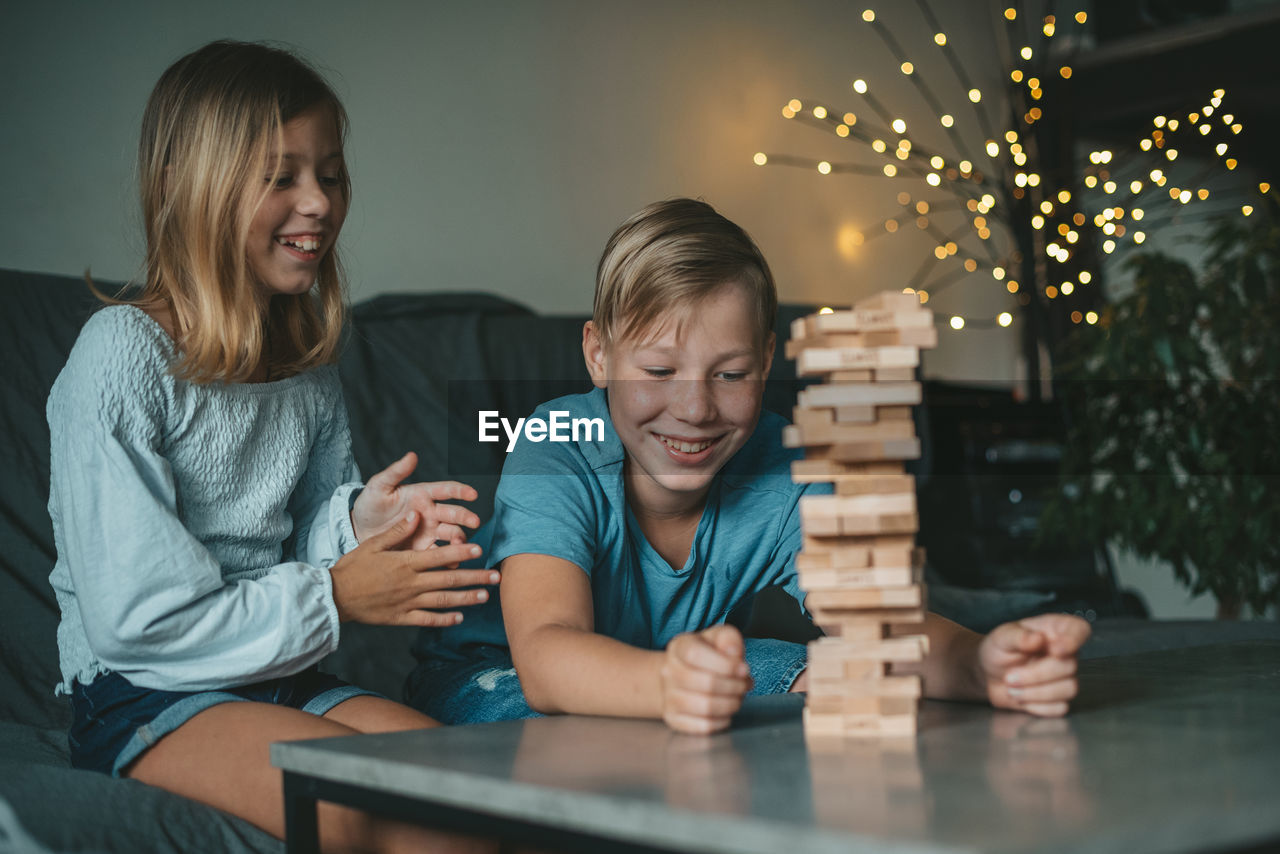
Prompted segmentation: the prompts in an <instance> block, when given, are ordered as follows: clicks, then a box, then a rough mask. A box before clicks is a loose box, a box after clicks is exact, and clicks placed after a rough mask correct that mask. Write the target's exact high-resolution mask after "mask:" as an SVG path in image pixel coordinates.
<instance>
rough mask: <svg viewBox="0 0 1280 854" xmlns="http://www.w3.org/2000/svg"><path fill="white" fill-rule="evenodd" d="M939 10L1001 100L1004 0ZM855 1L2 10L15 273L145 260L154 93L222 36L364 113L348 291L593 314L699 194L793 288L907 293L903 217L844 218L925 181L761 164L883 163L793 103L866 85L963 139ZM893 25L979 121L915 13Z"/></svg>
mask: <svg viewBox="0 0 1280 854" xmlns="http://www.w3.org/2000/svg"><path fill="white" fill-rule="evenodd" d="M886 5H887V4H886ZM935 5H936V6H937V7H938V14H939V15H940V17H941V19H942V22H943V25H944V28H946V29H947V31H948V33H949V35H950V37H951V41H952V44H953V45H955V46H956V47H957V50H960V51H961V52H962V54H964V55H967V56H972V57H976V58H975V59H974V60H973V61H972V62H971V63H970V64H971V65H972V66H973V67H974V68H975V71H974V74H975V76H977V77H978V78H979V85H983V86H984V87H986V88H987V89H988V92H989V93H991V94H994V89H993V88H992V87H993V85H994V81H995V80H997V79H998V78H999V76H1000V69H999V68H998V67H997V65H996V64H995V63H994V62H993V61H992V57H991V53H990V50H991V38H992V35H991V34H992V32H993V28H992V25H991V22H990V19H989V16H988V14H987V12H988V7H987V4H986V2H985V0H966V2H953V3H947V4H942V3H937V4H935ZM861 10H862V7H861V6H854V5H850V4H848V3H843V2H834V0H832V2H822V0H802V2H795V3H776V2H765V0H745V2H723V3H720V2H693V3H690V2H661V1H660V2H646V3H631V2H577V1H576V0H538V2H505V3H503V2H493V0H489V2H483V0H482V2H451V3H411V2H392V3H368V4H355V3H349V2H341V3H336V2H326V0H319V2H310V3H306V4H302V3H293V2H276V3H269V4H264V3H260V2H245V0H231V2H220V3H216V4H214V3H207V4H198V5H197V4H185V3H162V2H124V3H112V4H100V3H87V2H86V3H35V2H28V3H24V4H20V5H19V6H18V7H17V8H16V9H12V10H10V11H7V13H6V19H7V20H6V29H7V31H8V38H7V39H6V42H7V44H6V50H5V51H4V52H3V55H0V80H4V81H5V83H4V84H3V86H4V88H3V102H2V103H3V115H4V116H5V119H6V121H5V123H4V124H5V127H4V128H3V130H0V134H3V148H4V152H5V155H6V156H5V157H4V158H3V160H2V161H0V169H2V170H3V177H4V186H5V188H6V202H5V204H4V206H3V211H2V212H0V264H3V265H5V266H9V267H17V268H21V269H28V270H42V271H51V272H62V273H80V272H82V271H83V270H84V269H85V268H86V267H92V269H93V271H94V272H95V274H97V275H99V276H103V277H106V278H124V277H128V276H130V275H132V274H133V273H134V272H135V271H136V269H137V266H138V263H139V259H140V258H141V240H140V237H139V234H140V231H139V228H138V224H137V213H136V207H137V205H136V202H135V200H134V190H133V183H132V182H133V173H132V157H133V151H134V148H135V146H136V135H137V127H138V123H139V119H140V117H141V113H142V108H143V105H144V102H145V100H146V96H147V93H148V92H149V90H150V87H151V85H152V84H153V83H154V81H155V79H156V77H157V76H158V75H159V74H160V72H161V71H162V70H163V69H164V68H165V67H166V66H167V65H168V64H169V63H170V62H171V61H173V60H174V59H176V58H177V57H178V56H180V55H181V54H182V53H184V52H186V51H188V50H191V49H193V48H195V47H197V46H199V45H200V44H202V43H204V42H205V41H208V40H210V39H213V38H217V37H232V38H243V39H278V40H282V41H285V42H288V43H290V44H293V45H296V46H298V47H299V48H301V49H302V51H303V52H304V53H305V54H306V55H308V56H310V57H312V58H314V59H315V60H316V61H317V62H319V63H320V64H321V65H322V66H324V67H325V68H326V70H327V71H328V73H329V75H330V77H331V78H332V79H333V80H334V81H335V83H336V86H337V89H338V90H339V92H340V94H341V95H342V97H343V98H344V100H345V102H346V104H347V107H348V109H349V111H350V113H351V118H352V135H351V141H350V149H349V152H348V154H349V159H350V162H351V167H352V172H353V177H354V185H355V192H356V196H355V202H354V207H353V210H352V212H351V215H350V218H349V220H348V223H347V226H346V229H345V233H344V248H345V253H346V258H347V260H348V262H349V269H350V273H351V282H352V295H353V297H354V298H357V299H359V298H363V297H367V296H371V295H373V294H376V293H380V292H384V291H397V290H415V291H416V290H456V289H471V288H479V289H485V290H490V291H495V292H497V293H501V294H504V295H507V296H510V297H513V298H516V299H519V300H522V301H524V302H526V303H528V304H530V305H532V306H534V307H536V308H537V309H539V310H542V311H547V312H582V311H585V310H587V309H588V308H589V306H590V293H591V286H592V276H593V273H594V267H595V262H596V259H597V257H598V255H599V251H600V249H601V247H602V246H603V244H604V241H605V239H606V237H607V236H608V234H609V233H610V231H612V229H613V227H614V226H615V225H616V224H617V223H618V222H619V221H621V220H622V219H623V218H625V217H626V216H627V215H628V214H630V213H631V212H632V211H633V210H635V209H636V208H638V207H640V206H641V205H643V204H645V203H646V202H649V201H652V200H655V199H658V198H662V197H666V196H672V195H690V196H702V197H704V198H706V199H707V200H708V201H710V202H712V203H713V204H715V205H716V206H717V207H719V208H720V209H721V210H723V211H724V212H725V213H726V214H727V215H729V216H730V217H731V218H733V219H735V220H737V221H739V222H740V223H741V224H742V225H743V226H744V227H746V228H747V229H748V230H749V231H750V232H751V233H752V234H753V235H754V236H755V237H756V238H757V240H758V241H759V242H760V243H761V245H762V247H763V248H764V250H765V253H766V255H767V256H768V257H769V258H770V261H771V263H772V264H773V266H774V268H775V273H776V274H777V276H778V280H779V282H780V287H781V290H782V295H783V298H784V299H788V300H797V301H798V300H806V301H808V300H811V301H818V302H829V303H833V304H847V303H850V302H852V301H853V300H854V299H855V298H857V297H859V296H862V295H864V294H867V293H870V292H874V291H877V290H880V289H882V288H886V287H901V286H902V285H903V284H904V283H905V282H906V281H907V279H908V277H909V273H910V271H913V270H914V269H915V268H916V266H917V265H918V263H919V262H920V259H922V258H928V257H931V256H930V255H929V253H930V252H931V251H932V248H933V245H934V242H933V241H932V240H930V239H929V238H927V237H926V236H925V235H924V233H923V232H919V231H918V230H917V229H915V228H909V229H904V230H903V232H901V233H899V234H895V235H883V236H882V237H879V238H876V239H874V240H868V241H867V242H866V243H865V244H864V245H862V246H860V247H854V246H852V245H850V244H849V243H848V241H847V240H846V242H845V243H844V244H843V251H842V245H841V243H840V241H839V235H840V233H841V229H842V228H844V229H845V233H846V234H847V233H848V229H849V228H854V229H858V230H866V231H867V232H868V234H882V231H881V226H880V223H881V222H882V221H883V219H884V218H885V217H886V216H892V215H894V214H896V213H898V212H900V211H901V207H900V206H899V205H898V204H897V202H896V201H895V196H896V194H897V193H898V192H899V191H901V190H902V189H904V188H905V189H910V190H911V191H912V192H913V194H916V195H919V194H918V193H917V192H916V190H917V188H919V189H921V190H927V189H928V188H927V187H925V186H924V184H923V182H921V181H920V180H919V179H918V178H917V179H915V180H914V183H913V184H912V183H908V182H907V181H906V180H905V179H898V180H890V179H887V178H884V177H869V178H867V177H852V176H848V175H830V176H822V175H819V174H818V173H817V172H816V171H813V170H809V169H805V170H798V169H790V168H775V167H767V168H760V167H757V166H755V165H754V164H753V163H752V156H753V155H754V154H755V153H756V152H757V151H767V152H779V153H794V154H800V155H812V156H816V157H825V158H829V159H831V160H833V161H838V160H840V159H848V160H854V161H859V162H865V163H872V164H876V165H877V166H878V165H880V164H882V163H883V162H884V160H883V159H882V158H880V157H879V156H877V155H874V154H872V152H870V151H869V150H867V149H866V147H865V146H861V145H857V146H855V145H852V144H850V143H849V142H848V141H844V142H842V141H840V140H838V139H837V138H836V137H835V136H834V135H833V134H831V133H829V132H828V133H826V134H821V133H819V132H818V131H817V130H814V129H811V128H807V127H802V126H799V124H798V122H794V121H788V120H786V119H784V118H783V117H782V115H781V112H780V110H781V108H782V106H783V105H784V104H785V103H787V101H788V100H789V99H790V98H793V97H799V98H801V99H810V100H811V99H814V98H821V99H824V100H825V101H826V102H827V103H830V104H831V105H832V106H833V107H836V108H838V109H839V110H841V111H843V110H848V109H853V110H856V111H858V112H859V113H861V114H863V115H864V121H865V120H868V119H872V118H874V116H873V115H872V114H871V113H870V112H869V111H866V110H865V104H864V103H863V102H862V101H861V99H860V98H859V97H858V96H856V95H854V93H853V92H852V91H851V89H850V81H851V80H852V79H853V78H854V77H864V78H866V79H867V80H868V82H869V83H871V85H872V87H873V93H878V95H879V97H880V98H881V99H882V100H883V101H884V102H885V103H887V104H890V105H900V107H901V109H900V114H901V115H902V116H903V117H904V118H905V119H906V120H907V121H908V123H909V125H910V128H911V129H912V131H911V132H912V135H913V136H914V137H915V141H916V143H917V144H920V143H922V142H927V141H929V140H930V137H931V136H932V137H936V139H934V140H933V141H934V142H936V143H942V142H944V141H945V140H944V139H943V138H942V137H941V129H940V128H939V130H938V132H937V133H933V132H932V128H938V125H937V122H936V117H934V116H932V115H929V114H927V113H926V111H925V105H924V102H923V101H921V100H920V97H919V96H918V95H917V94H916V93H915V92H914V91H913V90H912V89H911V88H910V85H909V82H908V81H907V80H906V79H905V78H903V76H902V75H901V73H899V72H898V71H897V68H896V66H897V63H896V62H894V61H893V60H892V57H891V55H890V54H889V52H888V50H887V49H886V48H885V47H884V46H883V45H882V44H881V43H880V41H879V40H878V39H877V38H876V37H875V35H874V33H873V32H872V29H871V27H869V26H868V25H867V24H865V23H864V22H863V21H862V20H861V18H860V13H861ZM881 17H882V20H885V21H888V23H889V25H890V26H891V27H892V28H893V29H894V31H895V33H897V35H898V37H899V40H900V41H902V42H903V43H904V45H906V46H907V49H908V50H909V51H911V52H912V54H913V55H917V64H918V65H919V67H920V71H919V72H917V73H919V74H921V75H923V76H925V77H927V78H928V79H931V80H932V82H933V85H934V86H935V87H936V88H937V90H938V92H939V95H940V97H943V98H944V99H945V101H946V103H947V104H949V105H950V106H949V107H948V108H949V109H952V110H954V111H955V113H956V115H957V116H959V117H960V118H961V120H962V121H968V119H967V118H966V116H967V115H968V113H967V112H966V110H965V108H967V107H968V106H969V105H968V102H967V101H966V100H965V99H964V95H963V92H962V91H961V90H960V88H959V86H958V84H957V83H955V81H954V79H953V77H952V76H951V75H950V73H949V72H948V71H947V70H946V69H945V66H944V65H942V64H941V52H940V51H939V50H938V48H937V47H936V46H935V45H934V44H933V43H932V39H931V36H932V33H931V32H929V31H927V29H926V28H925V26H924V24H923V21H922V19H921V18H920V15H919V12H918V11H917V9H916V8H915V6H914V4H905V3H903V4H893V8H892V9H886V10H885V11H884V12H883V13H882V16H881ZM989 97H990V95H989ZM922 129H923V130H922ZM974 133H976V130H975V131H974ZM980 146H981V138H978V139H977V141H976V142H975V148H980ZM946 153H947V154H948V156H949V157H950V156H951V154H950V152H946ZM977 154H980V151H976V152H966V155H967V156H970V157H975V156H976V155H977ZM873 229H874V230H873ZM933 305H934V306H935V308H936V309H937V310H938V311H939V312H940V313H945V314H950V313H962V314H973V315H975V316H980V317H982V318H986V319H988V320H989V319H990V318H993V317H994V316H995V314H997V313H998V312H999V311H1002V310H1005V309H1006V308H1012V306H1011V300H1010V299H1009V297H1008V295H1007V294H1005V293H1004V290H1003V288H1002V287H1001V286H1000V285H999V284H998V283H995V282H993V281H992V280H991V279H990V277H989V276H981V275H979V276H975V277H973V280H972V281H965V282H962V283H960V284H958V285H955V286H953V287H952V288H950V289H949V290H948V291H947V292H946V293H945V294H940V295H939V296H938V297H937V298H936V301H935V302H934V303H933ZM944 331H945V334H944V336H943V337H944V341H943V344H942V347H940V349H939V350H938V351H937V352H936V353H934V354H931V355H930V356H928V357H927V358H928V360H929V361H928V362H927V368H928V369H929V372H930V374H931V375H933V376H945V377H951V378H963V379H969V380H976V381H992V382H1008V381H1009V380H1011V379H1012V378H1013V376H1014V366H1013V359H1014V354H1015V352H1016V341H1017V338H1016V334H1017V333H1016V327H1015V328H1014V329H1008V330H1001V329H991V330H980V329H970V330H968V331H966V332H965V333H953V332H951V330H950V329H949V328H946V329H945V330H944Z"/></svg>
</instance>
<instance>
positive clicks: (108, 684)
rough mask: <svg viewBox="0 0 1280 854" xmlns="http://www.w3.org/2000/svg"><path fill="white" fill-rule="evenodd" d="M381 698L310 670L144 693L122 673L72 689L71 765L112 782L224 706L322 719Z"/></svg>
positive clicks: (104, 675) (312, 668) (75, 686)
mask: <svg viewBox="0 0 1280 854" xmlns="http://www.w3.org/2000/svg"><path fill="white" fill-rule="evenodd" d="M362 695H365V696H371V697H381V696H382V695H381V694H377V693H375V692H373V691H366V690H364V689H363V688H357V687H356V686H354V685H349V684H347V683H346V682H343V681H342V680H341V679H339V678H338V677H336V676H330V675H329V674H328V673H321V672H320V671H319V670H317V669H316V668H315V667H309V668H307V669H306V670H303V671H302V672H300V673H295V674H293V675H292V676H286V677H283V678H281V679H268V680H266V681H263V682H255V683H253V684H251V685H241V686H237V687H233V688H223V689H219V690H216V691H161V690H157V689H153V688H139V687H138V686H136V685H134V684H133V683H132V682H130V681H129V680H128V679H125V678H124V677H123V676H121V675H120V674H119V673H112V672H110V671H108V672H106V673H102V674H99V675H98V676H97V677H95V678H94V680H93V681H92V682H90V683H89V684H88V685H81V684H80V682H79V681H77V682H75V683H74V684H73V685H72V689H71V711H72V720H71V730H70V732H69V733H68V734H67V741H68V743H69V744H70V747H71V765H72V767H75V768H85V769H88V770H91V771H101V772H102V773H104V774H110V775H111V776H113V777H119V776H121V772H122V771H124V769H125V768H127V767H128V766H129V763H131V762H133V761H134V760H135V759H137V758H138V757H139V756H141V755H142V754H143V753H144V752H146V750H147V749H148V748H149V747H151V746H152V745H154V744H155V743H156V742H157V741H159V740H160V739H161V738H163V737H164V736H166V735H168V734H169V733H171V732H173V731H174V730H175V729H177V728H178V727H180V726H182V725H183V724H184V723H186V722H187V721H189V720H191V718H193V717H195V716H196V715H197V714H199V713H200V712H203V711H204V710H205V709H207V708H209V707H211V706H216V705H218V704H219V703H236V702H251V703H272V704H274V705H277V706H289V707H290V708H294V709H301V710H302V711H304V712H310V713H311V714H313V715H323V714H325V713H326V712H328V711H329V710H330V709H332V708H333V707H334V706H336V705H338V704H339V703H341V702H343V701H345V700H349V699H351V698H352V697H359V696H362Z"/></svg>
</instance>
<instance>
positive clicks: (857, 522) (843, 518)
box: [800, 493, 920, 537]
mask: <svg viewBox="0 0 1280 854" xmlns="http://www.w3.org/2000/svg"><path fill="white" fill-rule="evenodd" d="M884 498H893V499H896V500H895V501H894V502H893V503H892V504H891V505H890V504H886V505H885V506H882V507H878V508H877V507H876V506H875V505H872V506H870V507H868V508H867V509H866V510H862V511H857V510H855V509H852V508H842V507H841V505H840V504H837V503H834V502H844V501H851V502H853V501H866V500H867V499H884ZM908 500H909V501H910V504H911V506H914V505H915V494H914V493H909V494H908V495H906V496H880V495H854V496H843V495H804V496H801V498H800V526H801V528H802V529H803V531H804V533H805V535H806V536H810V537H835V536H864V535H866V536H869V535H879V534H910V533H914V532H915V531H917V530H919V528H920V519H919V517H918V516H917V515H916V513H915V511H914V510H902V509H897V508H898V507H899V506H901V505H902V504H904V503H905V502H906V501H908Z"/></svg>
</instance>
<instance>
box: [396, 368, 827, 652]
mask: <svg viewBox="0 0 1280 854" xmlns="http://www.w3.org/2000/svg"><path fill="white" fill-rule="evenodd" d="M553 410H555V411H567V412H568V413H569V416H568V417H569V418H572V419H579V418H585V419H594V418H599V419H601V420H602V421H603V423H604V436H603V440H602V441H593V440H597V439H599V438H600V437H599V434H598V432H597V433H596V434H589V433H587V431H582V432H581V433H580V434H579V437H578V439H577V440H576V441H566V442H552V441H548V440H544V441H542V442H539V443H534V442H530V441H529V440H528V439H527V438H525V437H523V436H522V437H521V439H520V440H519V441H518V442H517V443H516V446H515V448H514V449H513V450H512V451H511V453H510V454H509V455H508V456H507V460H506V464H505V465H504V466H503V470H502V480H501V481H500V483H499V484H498V491H497V496H496V498H495V502H494V515H493V518H492V520H490V523H489V524H487V525H486V526H485V529H487V530H485V529H482V530H481V532H479V533H478V534H477V537H476V541H477V542H480V543H481V544H482V545H483V546H485V557H484V559H483V564H484V565H487V566H496V565H497V564H498V563H499V562H500V561H502V560H503V559H505V558H507V557H510V556H511V555H517V554H525V553H533V554H544V555H551V556H553V557H558V558H563V559H564V560H567V561H569V562H570V563H573V564H575V565H577V566H579V567H581V568H582V570H583V571H584V572H586V573H587V575H588V576H590V578H591V592H592V602H593V604H594V608H595V615H594V616H595V630H596V631H597V632H599V633H600V634H603V635H607V636H609V637H612V638H615V639H617V640H620V641H623V642H625V643H629V644H631V645H633V646H637V647H641V648H644V649H662V648H664V647H665V646H666V645H667V643H668V642H669V641H670V640H671V639H672V638H673V637H675V636H676V635H678V634H680V633H682V632H689V631H698V630H701V629H704V628H707V627H709V626H713V625H717V624H719V623H723V622H724V621H725V618H726V617H728V616H729V614H730V612H732V611H733V610H734V608H736V607H737V606H738V605H740V604H742V603H743V602H744V601H746V600H747V599H749V598H750V597H751V596H753V595H754V594H756V593H758V592H760V591H761V590H763V589H765V588H767V587H771V586H775V585H782V586H783V587H784V588H785V589H786V590H787V592H789V593H790V594H791V595H792V596H794V597H795V598H796V599H797V601H800V600H802V598H803V596H802V594H801V592H800V589H799V586H798V583H797V577H796V572H795V554H796V552H798V551H799V550H800V545H801V534H800V511H799V498H800V496H801V494H804V493H807V492H827V491H829V490H830V486H829V485H828V484H797V483H794V482H793V481H792V480H791V471H790V466H791V461H792V460H794V459H798V458H799V456H800V454H799V452H798V451H796V450H792V449H788V448H784V447H783V446H782V428H783V426H784V425H785V424H786V422H785V420H784V419H783V418H781V417H780V416H778V415H776V414H774V413H772V412H764V413H762V415H761V417H760V421H759V423H758V424H757V425H756V429H755V431H754V433H752V435H751V437H750V439H748V440H747V443H746V444H745V445H743V447H742V448H740V449H739V450H738V452H737V453H736V454H734V456H733V457H732V458H731V459H730V460H729V462H728V463H726V464H725V466H724V468H723V469H721V471H720V473H719V474H718V475H717V477H716V478H715V479H714V480H713V481H712V485H711V488H710V491H709V492H708V494H707V503H706V507H705V509H704V510H703V514H702V519H701V521H700V523H699V524H698V529H697V533H696V534H695V535H694V539H693V547H692V549H691V550H690V553H689V558H688V561H687V562H686V564H685V566H684V567H682V568H681V569H679V570H676V569H673V568H672V567H671V566H670V565H669V564H668V563H667V562H666V561H665V560H664V559H663V558H662V557H661V556H659V555H658V553H657V551H656V550H655V549H654V548H653V546H651V545H650V544H649V542H648V540H647V539H646V538H645V536H644V534H643V533H642V532H641V530H640V526H639V524H638V523H637V521H636V519H635V517H634V516H633V515H632V513H631V512H630V510H629V509H628V507H627V503H626V496H625V490H624V484H623V462H624V460H625V456H626V452H625V450H624V449H623V446H622V442H621V440H619V438H618V435H617V433H616V432H615V431H614V429H613V424H612V422H611V420H610V418H609V407H608V401H607V399H606V397H605V393H604V391H602V390H600V389H595V390H593V391H591V392H589V393H587V394H576V395H568V396H565V397H561V398H558V399H556V400H553V401H550V402H548V403H544V404H543V405H542V406H540V407H538V409H537V410H536V411H535V412H534V415H533V417H539V418H542V419H544V420H549V419H550V413H551V412H552V411H553ZM485 534H487V535H488V536H487V539H488V542H484V540H485V539H486V536H485ZM477 642H478V643H489V644H497V645H503V646H505V645H506V643H507V640H506V633H505V631H503V628H502V617H501V610H500V605H499V603H498V597H497V596H494V597H493V598H492V599H491V600H490V601H489V602H488V603H486V604H485V605H483V606H477V607H472V608H467V609H466V611H465V620H464V622H463V623H462V624H461V625H459V626H455V627H450V628H449V629H447V630H445V631H432V630H428V631H425V632H424V633H423V637H422V638H421V639H420V641H419V644H417V647H418V649H417V652H418V653H419V654H420V655H423V656H424V657H426V656H430V655H433V654H439V653H441V652H444V651H445V650H446V649H447V648H448V647H462V646H465V645H466V644H469V643H477Z"/></svg>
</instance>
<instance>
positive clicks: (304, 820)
mask: <svg viewBox="0 0 1280 854" xmlns="http://www.w3.org/2000/svg"><path fill="white" fill-rule="evenodd" d="M310 782H311V781H310V780H309V779H307V778H306V777H302V776H300V775H298V774H291V773H290V772H288V771H286V772H284V844H285V851H286V852H287V854H319V852H320V830H319V827H318V825H317V824H316V796H315V791H314V787H312V786H310V785H308V784H309V783H310Z"/></svg>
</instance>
